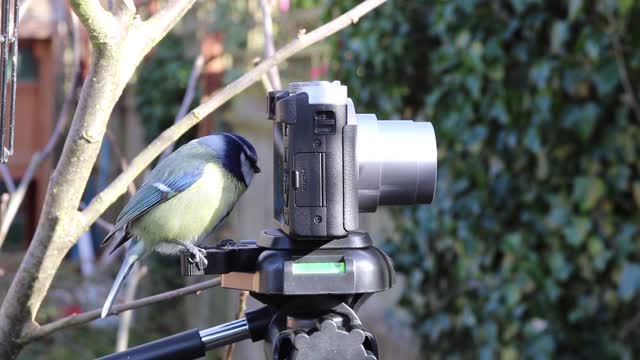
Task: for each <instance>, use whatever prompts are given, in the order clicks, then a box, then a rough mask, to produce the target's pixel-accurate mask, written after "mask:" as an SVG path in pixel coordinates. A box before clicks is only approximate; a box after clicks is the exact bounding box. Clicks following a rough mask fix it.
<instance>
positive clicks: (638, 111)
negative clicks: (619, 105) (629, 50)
mask: <svg viewBox="0 0 640 360" xmlns="http://www.w3.org/2000/svg"><path fill="white" fill-rule="evenodd" d="M607 17H608V19H609V25H610V26H611V27H612V30H611V43H612V45H613V55H614V56H615V58H616V66H617V67H618V74H619V75H620V80H621V82H622V88H623V89H624V92H625V96H624V100H625V102H626V103H627V105H629V107H630V108H631V111H633V114H634V115H635V117H636V120H637V121H640V104H638V99H637V98H636V94H635V91H634V90H633V85H632V84H631V80H630V78H629V73H628V72H627V64H626V61H625V59H624V49H623V47H622V42H621V41H620V32H619V30H618V28H617V26H616V24H617V23H616V19H615V18H614V16H613V14H611V13H608V14H607Z"/></svg>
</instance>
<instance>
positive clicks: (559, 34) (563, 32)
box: [551, 21, 569, 54]
mask: <svg viewBox="0 0 640 360" xmlns="http://www.w3.org/2000/svg"><path fill="white" fill-rule="evenodd" d="M568 39H569V24H567V22H566V21H554V22H553V25H551V52H552V53H554V54H562V53H564V45H565V43H566V42H567V40H568Z"/></svg>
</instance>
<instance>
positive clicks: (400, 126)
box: [356, 114, 438, 212]
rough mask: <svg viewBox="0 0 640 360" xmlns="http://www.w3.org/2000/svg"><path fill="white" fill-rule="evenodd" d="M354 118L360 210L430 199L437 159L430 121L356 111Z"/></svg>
mask: <svg viewBox="0 0 640 360" xmlns="http://www.w3.org/2000/svg"><path fill="white" fill-rule="evenodd" d="M356 119H357V124H358V135H357V141H356V158H357V161H358V170H359V174H358V177H359V179H358V203H359V210H360V212H374V211H376V208H377V207H378V205H412V204H428V203H431V201H432V200H433V197H434V194H435V189H436V178H437V161H438V150H437V146H436V136H435V131H434V129H433V126H432V125H431V123H429V122H414V121H411V120H383V121H378V120H377V118H376V116H375V115H374V114H357V115H356Z"/></svg>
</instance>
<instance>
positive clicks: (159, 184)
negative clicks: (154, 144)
mask: <svg viewBox="0 0 640 360" xmlns="http://www.w3.org/2000/svg"><path fill="white" fill-rule="evenodd" d="M257 163H258V157H257V154H256V150H255V149H254V147H253V146H252V145H251V143H249V142H248V141H247V140H246V139H245V138H243V137H242V136H240V135H237V134H230V133H220V134H215V135H209V136H205V137H201V138H198V139H195V140H192V141H191V142H189V143H187V144H185V145H183V146H181V147H180V148H179V149H178V150H176V151H175V152H173V153H172V154H171V155H169V156H168V157H167V158H166V159H164V160H163V161H161V162H160V163H159V164H158V166H157V167H156V168H155V169H153V171H152V172H151V176H150V177H149V179H148V180H147V181H146V182H145V183H144V184H143V185H142V187H140V189H139V190H138V191H137V192H136V193H135V194H134V195H133V197H132V198H131V200H129V202H128V203H127V205H125V207H124V208H123V209H122V211H121V212H120V215H118V219H117V221H116V224H115V226H114V228H113V230H111V232H110V233H109V234H108V235H107V236H106V237H105V238H104V240H103V241H102V244H101V245H102V246H104V245H105V244H107V243H108V242H109V241H111V240H112V239H115V241H116V244H115V247H114V248H113V249H112V250H111V252H110V253H113V251H114V250H115V249H117V248H118V247H120V246H122V245H123V244H124V243H126V242H127V241H128V240H129V239H131V245H130V247H129V249H128V251H127V255H126V258H125V259H124V262H123V263H122V266H121V267H120V270H119V271H118V275H117V276H116V280H115V282H114V283H113V286H112V287H111V291H110V292H109V295H108V296H107V300H106V301H105V303H104V306H103V307H102V314H101V315H102V317H103V318H104V317H105V316H107V314H108V313H109V311H110V310H111V307H112V306H113V303H114V301H115V298H116V295H117V293H118V291H119V290H120V287H122V285H123V281H124V278H125V277H126V276H127V274H128V273H129V271H130V270H131V268H132V267H133V265H134V264H135V263H136V262H137V261H138V260H140V259H141V258H143V257H144V256H146V255H148V254H149V253H151V252H153V251H157V252H159V253H161V254H166V255H177V254H179V253H180V252H181V251H186V252H188V253H189V260H190V261H192V262H194V263H196V264H198V266H200V267H201V268H203V267H206V265H207V260H206V258H205V254H206V251H205V250H204V249H202V248H199V247H197V246H196V245H197V244H198V243H199V242H200V241H202V240H204V239H205V238H206V236H207V235H209V234H211V233H212V232H214V231H215V230H216V229H217V228H218V226H219V225H220V224H221V223H222V221H223V220H224V219H225V218H226V217H227V215H229V213H230V212H231V210H232V209H233V207H234V205H235V204H236V202H237V201H238V199H239V198H240V196H241V195H242V194H243V193H244V191H245V190H246V189H247V187H248V186H249V184H250V183H251V179H252V178H253V175H254V174H255V173H259V172H260V168H259V167H258V164H257ZM121 230H122V231H121ZM116 234H118V235H119V236H116Z"/></svg>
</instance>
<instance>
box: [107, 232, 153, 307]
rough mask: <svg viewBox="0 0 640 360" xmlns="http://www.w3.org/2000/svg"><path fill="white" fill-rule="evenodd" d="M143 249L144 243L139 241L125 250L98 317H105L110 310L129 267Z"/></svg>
mask: <svg viewBox="0 0 640 360" xmlns="http://www.w3.org/2000/svg"><path fill="white" fill-rule="evenodd" d="M143 250H144V245H143V243H142V242H139V243H137V244H135V245H133V246H131V248H129V251H127V256H126V257H125V259H124V261H123V262H122V266H120V270H118V275H116V279H115V281H114V282H113V285H112V286H111V290H110V291H109V295H108V296H107V300H105V302H104V305H103V306H102V313H101V314H100V317H102V318H104V317H106V316H107V314H109V312H110V311H111V307H112V306H113V303H114V302H115V300H116V296H117V295H118V292H119V291H120V288H121V287H122V285H123V284H124V279H125V278H126V277H127V275H128V274H129V271H131V269H132V268H133V265H135V263H136V262H137V261H138V260H140V258H141V257H142V254H143Z"/></svg>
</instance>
